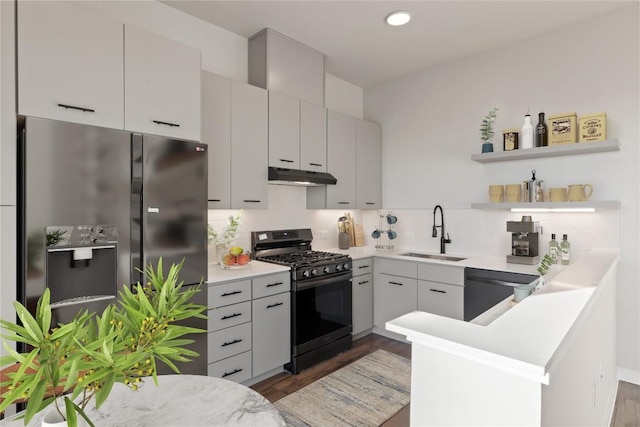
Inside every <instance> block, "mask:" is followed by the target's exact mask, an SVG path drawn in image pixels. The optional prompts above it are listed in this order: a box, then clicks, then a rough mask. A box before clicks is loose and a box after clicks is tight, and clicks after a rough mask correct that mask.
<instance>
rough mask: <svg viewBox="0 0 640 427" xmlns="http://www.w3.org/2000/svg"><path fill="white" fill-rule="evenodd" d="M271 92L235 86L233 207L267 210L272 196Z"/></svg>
mask: <svg viewBox="0 0 640 427" xmlns="http://www.w3.org/2000/svg"><path fill="white" fill-rule="evenodd" d="M268 104H269V101H268V97H267V91H266V90H264V89H261V88H259V87H256V86H251V85H247V84H244V83H240V82H237V81H232V82H231V173H232V178H231V207H232V208H233V209H266V208H267V196H268V183H267V182H268V181H267V180H268V169H267V168H268V166H267V165H268V162H269V152H268V150H269V140H268V139H267V138H268V126H269V123H268V109H269V106H268Z"/></svg>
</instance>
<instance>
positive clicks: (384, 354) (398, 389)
mask: <svg viewBox="0 0 640 427" xmlns="http://www.w3.org/2000/svg"><path fill="white" fill-rule="evenodd" d="M410 385H411V361H410V360H408V359H406V358H404V357H402V356H398V355H397V354H394V353H390V352H388V351H385V350H377V351H375V352H374V353H371V354H369V355H367V356H365V357H363V358H361V359H359V360H356V361H355V362H353V363H351V364H350V365H347V366H345V367H343V368H341V369H339V370H337V371H335V372H333V373H332V374H329V375H327V376H326V377H323V378H320V379H319V380H317V381H315V382H313V383H311V384H309V385H308V386H306V387H304V388H302V389H300V390H298V391H296V392H295V393H293V394H290V395H288V396H285V397H283V398H282V399H280V400H278V401H277V402H275V403H274V404H275V406H276V407H277V408H278V410H279V411H280V413H281V414H282V417H283V418H284V419H285V421H286V422H287V425H289V426H295V427H298V426H300V427H302V426H311V427H330V426H336V427H338V426H339V427H342V426H379V425H380V424H382V423H383V422H385V421H386V420H388V419H389V418H390V417H391V416H393V415H394V414H395V413H396V412H398V411H399V410H400V409H402V408H403V407H404V406H405V405H406V404H408V403H409V400H410V394H411V392H410V390H411V387H410Z"/></svg>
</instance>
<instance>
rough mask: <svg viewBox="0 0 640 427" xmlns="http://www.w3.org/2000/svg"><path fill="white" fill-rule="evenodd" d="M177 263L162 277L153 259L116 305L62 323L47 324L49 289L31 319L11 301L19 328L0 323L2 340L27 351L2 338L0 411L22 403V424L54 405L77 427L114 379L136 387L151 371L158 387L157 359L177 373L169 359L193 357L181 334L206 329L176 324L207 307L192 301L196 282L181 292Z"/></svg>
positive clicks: (59, 415)
mask: <svg viewBox="0 0 640 427" xmlns="http://www.w3.org/2000/svg"><path fill="white" fill-rule="evenodd" d="M183 263H184V260H183V261H182V262H181V263H179V264H173V265H172V266H171V267H170V268H169V271H168V273H167V274H166V276H165V274H164V271H163V266H162V259H160V260H159V261H158V264H157V268H156V269H155V270H154V269H153V267H152V266H151V265H149V266H148V267H147V268H146V269H145V274H146V277H147V280H148V282H147V283H146V284H145V285H141V284H140V283H138V284H137V285H135V287H134V289H133V291H132V290H131V289H129V287H128V286H124V287H123V289H122V290H121V291H120V292H119V294H118V300H117V302H116V303H115V304H110V305H109V306H108V307H107V308H106V309H105V310H104V311H103V313H102V314H101V315H95V314H89V313H88V312H87V311H86V310H83V311H80V312H78V313H77V314H76V316H75V317H74V318H73V320H72V321H71V322H69V323H66V324H59V325H52V324H51V323H52V313H51V304H50V294H49V289H48V288H47V289H45V292H44V293H43V295H42V296H41V297H40V299H39V300H38V304H37V308H36V314H35V316H33V315H32V314H31V313H29V312H28V311H27V309H26V308H25V307H24V306H23V305H22V304H20V303H19V302H15V303H14V307H15V309H16V312H17V315H18V318H19V319H20V322H21V325H18V324H16V323H12V322H9V321H7V320H0V324H1V325H2V326H3V327H4V328H5V329H6V330H7V331H9V332H10V333H9V334H8V335H3V337H4V338H7V339H9V340H11V341H15V342H22V343H25V344H27V345H28V346H29V347H30V348H31V351H29V352H28V353H22V354H21V353H18V352H16V351H15V350H13V349H12V348H11V347H10V346H9V345H7V343H6V342H5V343H4V346H5V348H6V350H7V352H8V353H9V355H8V356H4V357H2V358H1V359H0V367H3V370H2V373H3V375H2V376H3V377H4V378H5V379H4V380H2V382H0V388H2V387H6V388H7V391H6V392H5V393H3V394H2V395H0V413H1V412H3V411H4V410H5V409H6V408H7V407H8V406H9V405H11V404H13V403H16V402H22V401H26V410H25V411H24V413H23V416H24V423H25V425H26V424H27V423H29V421H30V420H31V419H32V418H33V416H34V415H35V414H36V413H38V412H40V411H42V410H43V409H45V408H48V407H53V411H51V412H52V413H54V414H55V415H56V416H57V418H58V420H60V421H63V420H66V422H67V425H69V426H70V427H74V426H76V425H77V417H78V415H79V416H81V417H82V418H84V420H85V421H86V422H87V423H88V424H89V425H90V426H92V427H93V423H92V422H91V420H90V419H89V418H88V417H87V415H86V414H85V412H84V409H85V408H86V406H87V404H88V403H89V402H90V401H91V400H94V401H95V407H96V408H99V407H100V406H101V405H102V403H104V401H105V400H106V399H107V397H108V396H109V393H110V392H111V389H112V387H113V384H114V383H116V382H120V383H124V384H125V385H127V386H128V387H129V388H131V389H132V390H136V389H137V388H138V385H139V384H140V383H141V382H142V381H143V379H144V377H148V376H152V377H153V382H154V383H155V384H156V385H157V384H158V378H157V375H156V363H158V362H161V363H165V364H166V365H168V366H169V367H171V369H172V370H173V371H174V372H176V373H180V372H179V370H178V368H177V367H176V365H175V364H174V362H176V361H180V362H184V361H190V360H192V359H191V358H192V357H194V356H197V355H198V354H197V353H196V352H194V351H192V350H189V349H187V348H185V347H184V346H185V345H187V344H190V343H191V342H193V340H191V339H186V338H184V335H186V334H190V333H202V332H206V331H205V330H202V329H197V328H191V327H186V326H182V325H178V324H176V322H178V321H181V320H184V319H187V318H190V317H200V318H204V317H206V316H205V315H204V314H203V312H204V311H205V310H206V309H207V307H205V306H202V305H198V304H194V303H192V302H191V300H192V297H193V295H194V294H195V293H196V292H199V289H198V288H197V287H196V288H192V287H190V288H189V289H187V290H182V289H181V288H182V285H183V282H180V283H178V273H179V272H180V270H181V268H182V265H183ZM7 366H8V367H7ZM63 396H64V398H63ZM63 403H64V405H63ZM49 415H50V414H47V416H49Z"/></svg>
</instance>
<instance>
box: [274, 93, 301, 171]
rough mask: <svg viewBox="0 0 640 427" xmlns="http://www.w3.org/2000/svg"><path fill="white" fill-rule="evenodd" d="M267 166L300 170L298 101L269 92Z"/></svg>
mask: <svg viewBox="0 0 640 427" xmlns="http://www.w3.org/2000/svg"><path fill="white" fill-rule="evenodd" d="M269 166H274V167H279V168H287V169H300V101H299V100H298V99H296V98H292V97H290V96H287V95H283V94H281V93H278V92H275V91H269Z"/></svg>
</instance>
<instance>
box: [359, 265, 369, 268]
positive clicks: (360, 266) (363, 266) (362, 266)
mask: <svg viewBox="0 0 640 427" xmlns="http://www.w3.org/2000/svg"><path fill="white" fill-rule="evenodd" d="M358 268H369V266H368V265H359V266H358Z"/></svg>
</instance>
